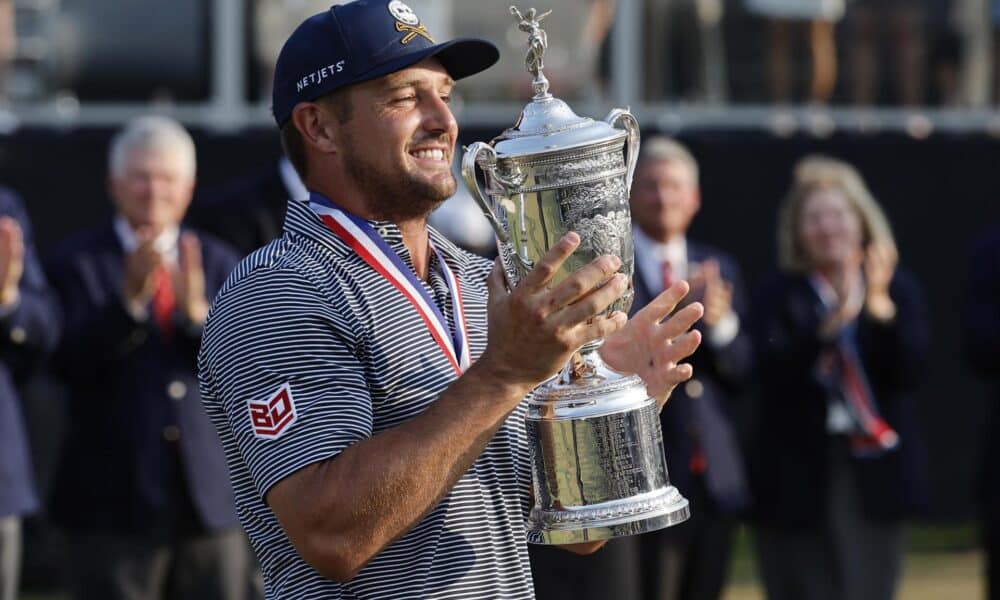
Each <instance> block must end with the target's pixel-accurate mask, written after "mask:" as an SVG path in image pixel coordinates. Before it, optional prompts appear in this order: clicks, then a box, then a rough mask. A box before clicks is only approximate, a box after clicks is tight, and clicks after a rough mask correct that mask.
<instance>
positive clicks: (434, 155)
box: [411, 150, 444, 160]
mask: <svg viewBox="0 0 1000 600" xmlns="http://www.w3.org/2000/svg"><path fill="white" fill-rule="evenodd" d="M411 154H413V156H416V157H417V158H430V159H432V160H444V150H414V151H413V152H412V153H411Z"/></svg>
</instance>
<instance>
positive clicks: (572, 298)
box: [547, 256, 622, 312]
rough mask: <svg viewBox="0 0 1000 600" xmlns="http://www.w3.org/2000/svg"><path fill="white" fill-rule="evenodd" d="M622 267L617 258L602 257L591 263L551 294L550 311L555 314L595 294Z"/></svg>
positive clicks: (549, 300)
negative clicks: (599, 286)
mask: <svg viewBox="0 0 1000 600" xmlns="http://www.w3.org/2000/svg"><path fill="white" fill-rule="evenodd" d="M621 266H622V261H621V259H620V258H618V257H617V256H602V257H600V258H597V259H595V260H593V261H591V262H590V264H588V265H586V266H584V267H582V268H580V269H579V270H578V271H577V272H575V273H573V275H571V276H570V277H568V278H566V279H565V280H564V281H562V282H561V283H560V284H559V285H557V286H556V287H555V288H554V289H553V290H552V291H551V292H549V297H548V299H547V301H548V309H549V311H550V312H555V311H557V310H559V309H560V308H562V307H564V306H568V305H570V304H572V303H574V302H576V301H577V300H579V299H580V298H583V297H584V296H586V295H587V294H589V293H591V292H593V291H594V290H595V288H596V287H597V286H598V285H599V284H600V283H601V282H604V281H608V279H609V278H610V277H612V276H613V275H614V274H615V272H616V271H617V270H618V268H619V267H621Z"/></svg>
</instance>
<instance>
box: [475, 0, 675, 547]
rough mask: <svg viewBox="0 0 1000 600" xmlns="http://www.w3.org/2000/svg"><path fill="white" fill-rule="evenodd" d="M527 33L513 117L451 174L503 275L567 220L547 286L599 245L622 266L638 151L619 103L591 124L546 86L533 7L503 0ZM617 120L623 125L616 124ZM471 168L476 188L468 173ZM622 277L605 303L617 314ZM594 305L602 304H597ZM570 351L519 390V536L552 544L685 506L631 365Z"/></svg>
mask: <svg viewBox="0 0 1000 600" xmlns="http://www.w3.org/2000/svg"><path fill="white" fill-rule="evenodd" d="M510 11H511V14H513V15H514V16H515V17H516V18H517V19H518V21H519V23H518V27H519V28H520V29H521V30H522V31H524V32H525V33H527V34H528V47H529V49H528V54H527V57H526V59H525V66H526V68H527V70H528V71H529V72H530V73H531V74H532V75H533V76H534V80H533V82H532V88H533V90H534V92H535V95H534V97H533V98H532V101H531V102H530V103H529V104H528V105H527V106H525V107H524V110H523V111H522V112H521V116H520V117H519V118H518V120H517V123H516V124H515V125H514V127H512V128H510V129H508V130H507V131H505V132H504V133H503V134H502V135H500V136H499V137H497V138H495V139H494V140H493V141H492V142H490V143H489V144H487V143H483V142H476V143H474V144H472V145H471V146H469V147H468V148H467V149H466V153H465V155H464V157H463V159H462V177H463V179H464V180H465V183H466V185H467V186H468V187H469V189H470V191H471V192H472V195H473V197H474V198H475V199H476V201H477V202H478V203H479V205H480V207H481V208H482V210H483V214H485V215H486V218H487V219H489V222H490V224H491V225H492V226H493V229H494V230H495V231H496V235H497V247H498V249H499V252H500V256H501V260H502V261H503V265H504V270H505V272H506V276H507V280H508V284H509V285H512V286H513V285H516V284H517V282H519V281H520V280H521V279H522V278H523V277H524V276H525V275H526V274H527V273H528V271H530V270H531V268H532V267H533V266H534V265H535V263H536V261H538V260H539V259H540V258H541V257H542V256H543V255H544V254H545V253H546V252H547V251H548V250H549V248H551V247H552V246H553V245H555V244H556V242H558V241H559V239H560V238H561V237H562V236H563V235H564V234H565V233H567V232H569V231H576V232H577V233H579V234H580V239H581V243H580V246H579V247H578V248H577V250H576V251H575V252H574V253H573V255H572V256H571V257H570V258H569V259H568V260H566V262H565V263H564V264H563V266H562V268H561V270H560V272H559V273H557V274H556V276H555V277H554V278H553V281H552V284H553V285H555V284H558V283H559V282H560V281H562V280H563V279H565V278H566V277H568V276H569V275H571V274H572V273H573V272H574V271H576V270H577V269H579V268H580V267H582V266H583V265H586V264H587V263H589V262H590V261H592V260H593V259H595V258H597V257H598V256H601V255H604V254H614V255H617V256H619V257H620V258H621V260H622V267H621V269H620V271H621V272H622V273H624V274H625V275H627V276H628V277H629V280H630V281H631V277H632V274H633V263H634V256H633V251H632V233H631V217H630V213H629V205H628V196H629V188H630V186H631V184H632V175H633V173H634V171H635V165H636V158H637V156H638V151H639V126H638V123H637V122H636V120H635V117H633V116H632V114H631V113H629V112H628V110H623V109H615V110H613V111H611V113H610V114H609V115H608V116H607V118H606V119H605V120H604V121H594V120H593V119H589V118H585V117H580V116H577V115H576V114H575V113H573V111H572V110H571V109H570V108H569V106H568V105H567V104H566V103H565V102H563V101H561V100H559V99H557V98H554V97H553V96H552V95H551V94H550V93H549V91H548V87H549V84H548V80H546V78H545V75H544V74H543V73H542V60H543V57H544V54H545V49H546V47H547V45H548V42H547V39H546V35H545V31H543V30H542V29H541V27H540V21H541V20H542V19H544V18H545V17H546V16H548V15H549V13H550V12H551V11H548V12H545V13H542V14H540V15H538V14H537V13H536V11H535V9H534V8H532V9H529V10H528V11H527V12H526V13H524V14H522V13H521V12H520V11H519V10H518V9H517V8H516V7H513V6H512V7H511V8H510ZM619 123H620V124H621V125H622V127H623V128H618V127H616V125H617V124H619ZM626 156H627V162H626ZM477 168H478V170H479V171H481V172H482V180H483V182H484V186H485V190H484V189H483V187H481V186H480V182H479V180H478V179H477ZM633 296H634V294H633V292H632V286H631V285H629V289H628V291H627V292H626V293H625V294H624V295H623V296H622V297H621V298H620V299H619V300H617V301H616V302H615V303H614V304H613V305H612V306H611V307H610V308H609V309H608V311H607V312H608V313H610V312H611V311H616V310H620V311H625V312H627V311H628V309H629V307H630V306H631V304H632V298H633ZM606 314H607V313H606ZM601 343H602V341H600V340H598V341H595V342H592V343H590V344H588V345H586V346H584V347H583V348H581V349H580V350H579V351H578V352H577V353H576V354H575V355H574V356H573V359H572V360H571V361H570V363H569V364H568V365H566V367H565V368H564V369H563V370H562V372H561V373H560V374H559V375H558V376H556V377H554V378H553V379H551V380H549V381H548V382H546V383H544V384H543V385H541V386H540V387H539V388H537V389H536V390H535V392H534V394H533V395H532V397H531V399H530V400H529V405H528V413H527V417H526V418H527V432H528V439H529V443H530V445H531V454H532V471H533V472H532V476H533V477H532V478H533V484H534V491H535V505H534V507H533V508H532V509H531V513H530V515H529V517H528V541H530V542H533V543H539V544H566V543H575V542H584V541H590V540H602V539H608V538H613V537H620V536H626V535H633V534H637V533H643V532H646V531H652V530H655V529H661V528H663V527H668V526H670V525H674V524H676V523H680V522H681V521H684V520H685V519H687V518H688V516H689V514H690V513H689V510H688V501H687V500H686V499H685V498H684V497H683V496H681V494H680V493H679V492H678V491H677V488H675V487H673V486H672V485H670V480H669V478H668V476H667V465H666V461H665V460H664V457H663V436H662V433H661V431H660V420H659V414H658V412H657V408H656V402H655V401H654V400H653V399H652V398H650V397H649V395H648V394H647V392H646V386H645V385H644V384H643V382H642V380H641V379H640V378H639V377H638V376H636V375H625V374H621V373H618V372H615V371H614V370H612V369H611V368H610V367H608V366H607V365H605V364H604V362H603V361H602V360H601V357H600V355H599V354H598V352H597V350H598V348H600V346H601Z"/></svg>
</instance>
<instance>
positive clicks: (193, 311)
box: [174, 232, 208, 325]
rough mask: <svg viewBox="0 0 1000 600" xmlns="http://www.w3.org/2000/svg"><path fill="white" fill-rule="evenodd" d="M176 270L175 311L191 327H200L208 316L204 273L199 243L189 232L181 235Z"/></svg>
mask: <svg viewBox="0 0 1000 600" xmlns="http://www.w3.org/2000/svg"><path fill="white" fill-rule="evenodd" d="M177 262H178V270H177V275H176V280H175V282H174V289H175V290H176V291H177V310H178V312H179V313H180V315H181V316H182V317H183V318H185V319H187V321H188V322H189V323H191V324H193V325H201V324H202V323H204V322H205V317H207V316H208V300H207V299H206V298H205V271H204V269H203V268H202V264H201V242H199V241H198V237H197V236H196V235H194V234H193V233H190V232H185V233H183V234H182V235H181V239H180V246H179V248H178V261H177Z"/></svg>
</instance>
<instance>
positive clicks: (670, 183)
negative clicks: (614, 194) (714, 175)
mask: <svg viewBox="0 0 1000 600" xmlns="http://www.w3.org/2000/svg"><path fill="white" fill-rule="evenodd" d="M630 203H631V206H632V222H633V223H635V225H636V226H637V227H639V229H640V230H642V232H643V233H644V234H646V235H647V236H648V237H649V238H650V239H652V240H654V241H656V242H659V243H661V244H665V243H667V242H669V241H670V240H671V239H673V238H674V237H677V236H682V235H684V232H685V231H687V229H688V226H689V225H690V224H691V220H692V219H694V216H695V215H696V214H698V210H699V209H700V208H701V194H700V193H699V191H698V184H697V182H696V181H695V180H694V173H692V172H691V168H690V167H689V166H688V165H686V164H684V163H683V162H680V161H677V160H654V161H649V162H647V163H644V164H642V165H640V166H639V168H638V169H636V173H635V178H634V180H633V182H632V193H631V199H630Z"/></svg>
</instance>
